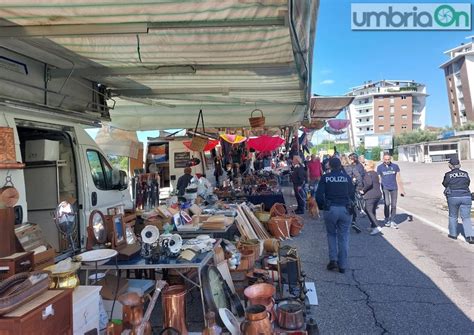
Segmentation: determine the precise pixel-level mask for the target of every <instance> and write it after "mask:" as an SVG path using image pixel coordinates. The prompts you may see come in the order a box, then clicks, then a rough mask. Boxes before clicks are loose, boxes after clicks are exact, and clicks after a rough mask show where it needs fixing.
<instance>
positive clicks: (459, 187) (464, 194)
mask: <svg viewBox="0 0 474 335" xmlns="http://www.w3.org/2000/svg"><path fill="white" fill-rule="evenodd" d="M449 169H450V170H451V171H449V172H446V173H445V175H444V179H443V186H444V187H445V188H446V189H445V191H444V194H445V195H446V198H447V200H448V209H449V225H448V228H449V235H448V237H450V238H452V239H457V238H458V231H457V228H458V216H459V214H460V215H461V219H462V224H463V228H464V236H465V237H466V241H467V242H469V243H470V244H474V234H473V231H472V230H473V229H472V223H471V206H472V198H471V191H470V190H469V185H470V183H471V180H470V178H469V174H468V173H467V172H466V171H463V170H461V163H460V162H459V159H457V158H451V159H450V160H449Z"/></svg>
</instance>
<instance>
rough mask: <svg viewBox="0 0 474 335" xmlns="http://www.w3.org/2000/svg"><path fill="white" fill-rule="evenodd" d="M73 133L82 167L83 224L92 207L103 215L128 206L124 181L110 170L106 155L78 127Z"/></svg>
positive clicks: (126, 188)
mask: <svg viewBox="0 0 474 335" xmlns="http://www.w3.org/2000/svg"><path fill="white" fill-rule="evenodd" d="M76 128H77V129H76V135H77V140H78V144H79V148H80V149H79V151H80V155H81V159H80V161H81V162H82V164H83V166H82V168H81V171H82V180H83V187H82V190H83V192H84V193H83V199H84V203H83V207H84V211H83V212H84V215H85V221H84V222H85V223H86V225H87V224H88V222H89V215H90V213H91V212H92V210H94V209H98V210H100V211H102V212H103V213H104V214H107V209H108V208H111V207H116V206H118V205H124V206H125V208H131V207H132V199H131V194H130V189H129V187H128V180H124V178H123V174H121V173H120V174H119V171H117V170H114V169H113V168H112V165H111V164H110V162H109V161H108V159H107V158H106V155H105V154H104V153H103V151H102V150H101V149H100V148H99V147H98V145H97V144H96V143H95V142H94V141H93V140H92V138H91V137H90V136H89V135H88V134H87V133H86V132H85V130H84V129H82V128H81V127H76Z"/></svg>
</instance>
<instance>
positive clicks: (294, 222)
mask: <svg viewBox="0 0 474 335" xmlns="http://www.w3.org/2000/svg"><path fill="white" fill-rule="evenodd" d="M303 227H304V223H303V220H302V219H301V218H299V217H292V218H291V228H290V235H291V236H298V235H299V234H300V232H301V229H303Z"/></svg>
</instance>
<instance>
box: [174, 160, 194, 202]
mask: <svg viewBox="0 0 474 335" xmlns="http://www.w3.org/2000/svg"><path fill="white" fill-rule="evenodd" d="M191 172H192V170H191V168H190V167H187V168H184V174H183V175H182V176H181V177H179V179H178V184H177V185H176V189H177V190H178V195H179V196H183V195H184V193H185V192H186V187H188V185H189V183H190V182H191V179H193V176H192V175H191Z"/></svg>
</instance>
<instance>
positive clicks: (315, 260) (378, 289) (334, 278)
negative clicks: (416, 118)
mask: <svg viewBox="0 0 474 335" xmlns="http://www.w3.org/2000/svg"><path fill="white" fill-rule="evenodd" d="M400 167H401V171H402V177H403V180H404V181H405V187H406V192H407V196H406V197H405V198H400V201H399V207H400V210H399V214H398V216H397V218H396V221H397V222H398V223H399V229H398V230H395V229H392V228H384V229H383V235H378V236H370V235H369V233H368V227H369V223H368V220H367V219H366V218H365V217H361V218H360V219H359V222H358V224H359V226H360V227H361V228H362V230H363V231H362V233H360V234H356V233H355V232H354V231H353V230H351V236H350V250H349V270H348V271H347V272H346V273H345V274H340V273H334V272H329V271H327V270H326V264H327V262H328V256H327V242H326V231H325V227H324V222H323V221H322V220H315V219H312V218H310V217H309V216H308V215H306V216H305V227H304V229H303V231H302V233H301V235H300V236H298V237H296V238H294V239H293V240H291V241H288V242H287V243H289V244H294V245H296V246H297V247H298V250H299V253H300V255H301V258H302V262H303V270H304V271H305V272H306V274H307V280H308V281H313V282H315V284H316V289H317V294H318V300H319V305H318V306H315V307H314V308H313V309H312V312H313V313H312V314H313V316H314V318H315V320H316V321H317V323H318V326H319V328H320V332H321V334H323V335H324V334H474V325H473V320H474V293H473V292H474V268H473V265H474V245H469V244H467V243H466V242H464V241H463V240H461V239H458V240H456V241H454V240H451V239H448V238H447V212H446V210H445V209H443V205H445V199H444V198H443V195H442V190H443V188H442V186H441V184H440V183H441V180H442V176H443V175H444V172H445V171H447V164H446V163H433V164H416V163H400ZM463 168H465V169H466V170H467V171H469V172H470V173H471V176H474V162H472V161H471V162H463ZM473 180H474V178H473ZM285 198H286V201H287V203H289V204H292V203H293V204H294V203H295V201H294V197H293V196H292V195H291V189H290V188H286V189H285ZM378 218H379V219H380V220H382V218H383V206H379V210H378ZM187 299H188V300H187V302H188V304H187V313H188V318H187V319H188V328H189V330H191V331H196V332H197V331H200V330H202V325H203V324H202V314H201V313H202V312H201V308H200V302H199V295H198V294H197V291H192V292H191V293H190V294H188V297H187ZM160 315H161V314H160V306H158V307H157V312H156V313H154V314H153V318H152V319H153V324H154V325H155V327H156V325H157V324H160V323H161V322H160V319H161V317H160ZM156 329H159V327H156V328H155V330H156Z"/></svg>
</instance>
